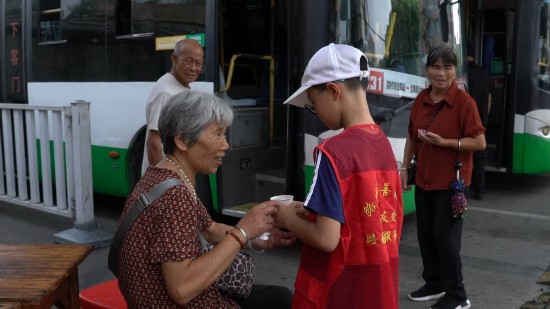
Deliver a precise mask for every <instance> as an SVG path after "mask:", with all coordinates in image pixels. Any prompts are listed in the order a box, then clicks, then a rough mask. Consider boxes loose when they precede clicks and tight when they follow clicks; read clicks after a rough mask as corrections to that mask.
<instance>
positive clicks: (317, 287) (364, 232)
mask: <svg viewBox="0 0 550 309" xmlns="http://www.w3.org/2000/svg"><path fill="white" fill-rule="evenodd" d="M368 76H369V68H368V61H367V58H366V57H365V55H364V54H363V53H362V52H361V51H360V50H358V49H356V48H354V47H351V46H348V45H336V44H330V45H328V46H325V47H323V48H321V49H320V50H319V51H318V52H317V53H315V55H313V57H312V58H311V60H310V61H309V63H308V65H307V67H306V70H305V72H304V75H303V77H302V86H301V87H300V88H299V89H298V90H297V91H296V92H295V93H294V94H293V95H292V96H291V97H290V98H289V99H288V100H287V101H286V102H285V104H292V105H295V106H299V107H305V108H306V109H308V110H309V111H311V112H313V113H316V114H317V115H318V117H319V119H320V120H321V121H322V122H323V123H324V124H325V125H326V126H327V127H328V128H329V129H332V130H336V129H340V128H344V131H343V132H342V133H340V134H338V135H336V136H333V137H331V138H329V139H327V140H325V141H323V142H322V143H321V144H320V145H319V146H318V147H316V149H315V152H314V157H315V176H314V179H313V184H312V186H311V189H310V192H309V194H308V196H307V198H306V201H305V202H304V203H300V202H294V204H293V205H294V208H290V207H279V212H278V213H277V215H276V218H275V221H276V224H277V225H278V226H279V227H281V228H287V229H288V230H290V231H291V232H294V233H295V234H296V236H297V237H298V238H300V239H301V240H302V241H303V247H302V255H301V259H300V267H299V269H298V274H297V277H296V282H295V292H294V297H293V302H292V307H293V308H300V309H302V308H377V309H384V308H392V309H394V308H395V309H396V308H398V298H399V293H398V266H399V254H398V247H399V239H400V237H401V224H402V222H403V205H402V196H401V184H400V179H399V173H398V170H397V164H396V161H395V157H394V155H393V151H392V149H391V146H390V143H389V141H388V139H387V137H386V135H385V134H384V132H383V130H382V129H381V128H380V127H379V126H378V125H376V124H375V123H374V120H373V118H372V116H371V115H370V112H369V109H368V105H367V99H366V89H367V86H368Z"/></svg>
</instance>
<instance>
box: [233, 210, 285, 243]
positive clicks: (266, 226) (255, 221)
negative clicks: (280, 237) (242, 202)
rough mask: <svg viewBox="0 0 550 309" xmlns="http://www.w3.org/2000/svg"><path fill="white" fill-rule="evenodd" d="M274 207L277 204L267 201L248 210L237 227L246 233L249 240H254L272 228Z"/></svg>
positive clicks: (275, 211)
mask: <svg viewBox="0 0 550 309" xmlns="http://www.w3.org/2000/svg"><path fill="white" fill-rule="evenodd" d="M276 205H277V202H274V201H267V202H263V203H261V204H258V205H256V206H254V207H252V208H250V210H248V212H247V213H246V215H245V216H244V217H243V218H242V219H241V220H239V223H238V224H237V225H238V226H239V227H241V228H242V229H244V230H245V231H246V234H247V236H248V238H249V239H253V238H256V237H257V236H259V235H260V234H262V233H263V232H265V231H269V230H271V229H272V228H273V224H274V220H273V217H274V216H275V215H276V214H277V208H276V207H275V206H276Z"/></svg>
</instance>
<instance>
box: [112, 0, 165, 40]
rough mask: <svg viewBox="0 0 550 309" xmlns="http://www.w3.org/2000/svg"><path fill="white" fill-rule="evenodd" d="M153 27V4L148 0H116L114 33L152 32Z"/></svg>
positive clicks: (128, 34)
mask: <svg viewBox="0 0 550 309" xmlns="http://www.w3.org/2000/svg"><path fill="white" fill-rule="evenodd" d="M154 28H155V22H154V9H153V4H152V3H151V1H149V0H118V1H116V35H117V36H136V35H147V34H153V32H154Z"/></svg>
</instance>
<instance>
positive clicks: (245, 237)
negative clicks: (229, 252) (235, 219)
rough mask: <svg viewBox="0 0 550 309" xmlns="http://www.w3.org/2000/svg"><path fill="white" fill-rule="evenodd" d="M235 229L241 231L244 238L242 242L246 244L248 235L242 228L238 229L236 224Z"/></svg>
mask: <svg viewBox="0 0 550 309" xmlns="http://www.w3.org/2000/svg"><path fill="white" fill-rule="evenodd" d="M235 228H237V229H238V230H239V231H241V233H242V234H243V236H244V242H245V243H247V242H248V239H249V238H248V235H247V234H246V232H245V230H244V229H243V228H242V227H240V226H239V225H238V224H236V225H235Z"/></svg>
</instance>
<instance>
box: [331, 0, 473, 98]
mask: <svg viewBox="0 0 550 309" xmlns="http://www.w3.org/2000/svg"><path fill="white" fill-rule="evenodd" d="M338 3H339V4H338V6H337V7H336V8H335V10H334V11H333V12H334V13H333V16H332V18H331V27H332V29H333V31H331V33H333V35H334V38H332V41H333V42H336V43H340V44H348V45H353V46H355V47H357V48H359V49H360V50H362V51H364V52H365V55H367V57H368V59H369V65H370V67H371V68H372V69H373V71H374V73H375V74H377V72H383V73H384V75H385V76H386V78H385V84H382V83H380V84H378V85H377V84H376V83H377V81H376V80H375V79H373V78H371V85H370V86H369V91H370V92H371V93H375V94H381V95H388V96H398V97H406V98H414V97H416V94H418V92H420V90H422V89H423V88H425V87H426V86H427V82H426V80H425V78H424V77H425V72H426V70H425V63H426V57H427V54H428V51H429V50H430V49H431V48H432V47H436V46H440V45H445V46H447V47H450V48H452V49H453V50H455V53H456V54H457V56H458V63H459V67H458V68H457V77H459V78H460V77H461V76H464V73H465V71H464V69H465V65H467V61H466V59H465V56H464V52H463V51H464V44H463V42H462V37H461V33H462V32H461V30H462V29H461V27H462V23H461V21H460V11H459V10H460V5H458V3H457V1H448V0H447V1H445V0H443V1H434V0H413V1H410V0H392V1H391V2H390V1H387V2H386V1H377V0H370V1H368V0H343V1H339V2H338ZM440 3H441V4H440ZM440 9H441V12H442V14H440ZM441 16H443V17H446V18H442V17H441ZM446 29H448V38H445V37H446V36H447V34H446V33H445V34H444V32H447V31H444V30H446ZM390 81H394V82H392V83H390V84H388V82H390ZM373 83H374V84H373ZM395 83H397V84H395ZM373 90H374V91H373Z"/></svg>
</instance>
